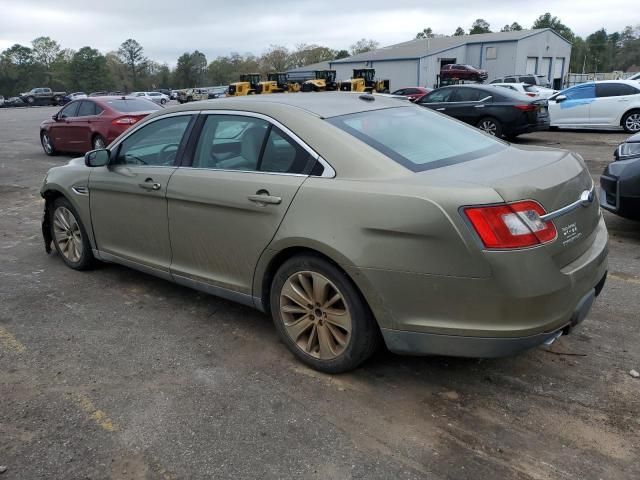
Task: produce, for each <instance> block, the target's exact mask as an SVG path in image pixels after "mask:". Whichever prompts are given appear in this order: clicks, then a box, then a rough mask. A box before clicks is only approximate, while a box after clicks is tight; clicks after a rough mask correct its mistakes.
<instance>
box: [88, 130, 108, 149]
mask: <svg viewBox="0 0 640 480" xmlns="http://www.w3.org/2000/svg"><path fill="white" fill-rule="evenodd" d="M91 147H92V148H93V150H101V149H103V148H106V147H107V142H106V140H105V139H104V137H103V136H102V135H100V134H96V135H94V136H93V139H92V140H91Z"/></svg>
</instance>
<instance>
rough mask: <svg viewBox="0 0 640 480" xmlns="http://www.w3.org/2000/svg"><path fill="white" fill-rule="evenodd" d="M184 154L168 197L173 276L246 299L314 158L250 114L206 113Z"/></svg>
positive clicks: (184, 281) (267, 123)
mask: <svg viewBox="0 0 640 480" xmlns="http://www.w3.org/2000/svg"><path fill="white" fill-rule="evenodd" d="M190 155H191V159H192V162H191V164H190V166H189V167H180V168H178V169H177V171H176V173H175V174H174V175H173V176H172V177H171V181H170V182H169V189H168V191H167V199H168V203H169V233H170V236H171V245H172V248H173V260H172V264H171V274H172V275H173V277H174V278H175V279H176V280H177V281H179V282H180V281H182V282H183V283H187V284H189V282H199V283H201V284H202V283H204V284H208V285H211V286H213V287H217V288H218V289H224V290H226V291H229V290H230V291H233V292H236V293H240V294H244V295H246V296H248V295H251V293H252V291H251V286H252V282H253V274H254V271H255V268H256V264H257V262H258V259H259V258H260V255H261V254H262V252H263V251H264V250H265V248H266V247H267V245H269V242H270V241H271V240H272V239H273V237H274V235H275V234H276V232H277V230H278V227H279V226H280V223H281V222H282V219H283V218H284V215H285V213H286V211H287V209H288V207H289V205H290V203H291V201H292V200H293V198H294V196H295V195H296V193H297V191H298V189H299V188H300V186H301V185H302V183H303V182H304V181H305V179H306V178H307V174H308V172H309V171H310V169H311V168H312V166H313V163H314V162H315V160H314V159H313V158H312V156H311V155H310V154H309V152H307V151H306V150H305V149H304V148H302V147H301V146H300V145H299V144H298V143H297V142H296V141H294V140H293V139H292V138H291V137H290V136H288V135H287V134H285V133H284V132H283V131H281V130H279V129H278V128H277V127H276V126H274V125H272V124H271V123H270V122H268V121H266V120H265V119H262V118H258V117H255V116H249V114H246V115H239V114H238V115H225V114H216V113H209V114H207V115H206V120H205V121H204V123H203V125H202V129H201V131H200V134H199V140H198V143H197V146H195V147H194V149H193V152H190ZM247 298H249V297H247Z"/></svg>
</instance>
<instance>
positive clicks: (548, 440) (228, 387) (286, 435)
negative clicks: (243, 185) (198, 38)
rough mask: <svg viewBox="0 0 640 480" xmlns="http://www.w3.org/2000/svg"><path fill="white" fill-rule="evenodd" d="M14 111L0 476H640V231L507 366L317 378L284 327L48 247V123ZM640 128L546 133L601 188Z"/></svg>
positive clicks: (613, 229)
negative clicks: (548, 341)
mask: <svg viewBox="0 0 640 480" xmlns="http://www.w3.org/2000/svg"><path fill="white" fill-rule="evenodd" d="M54 112H55V109H53V108H31V109H15V110H9V109H4V110H0V465H3V466H6V467H7V470H6V472H5V473H3V474H0V480H5V479H36V478H47V479H54V478H55V479H85V478H87V479H89V478H90V479H103V478H105V479H106V478H112V479H147V478H149V479H155V478H159V479H177V478H219V479H223V478H232V479H249V478H256V479H258V478H260V479H261V478H296V479H298V478H304V479H346V478H359V479H360V478H362V479H418V478H428V479H503V478H504V479H507V478H509V479H511V478H515V479H527V480H529V479H553V480H557V479H575V480H587V479H594V480H597V479H607V480H609V479H637V478H640V462H639V459H640V453H639V452H640V379H635V378H632V377H631V376H630V375H629V370H631V369H636V370H638V371H640V333H639V332H640V308H639V307H638V303H639V302H638V298H640V248H639V247H640V223H634V222H631V221H627V220H624V219H620V218H617V217H615V216H613V215H610V214H608V213H605V217H606V221H607V225H608V227H609V231H610V258H609V263H610V270H609V272H610V274H609V279H608V281H607V284H606V286H605V288H604V291H603V293H602V295H601V296H600V297H599V298H598V300H597V301H596V304H595V306H594V308H593V310H592V312H591V314H590V316H589V317H588V318H587V320H586V321H585V322H584V323H583V324H582V325H581V327H580V328H579V329H577V330H576V331H575V332H574V333H573V334H572V335H570V336H567V337H562V338H561V339H560V340H559V341H558V342H557V343H556V344H554V345H553V346H552V347H551V348H549V349H543V348H540V349H536V350H533V351H529V352H526V353H524V354H522V355H519V356H517V357H513V358H507V359H498V360H467V359H452V358H444V357H426V358H415V357H400V356H396V355H393V354H390V353H387V352H381V353H379V354H378V355H377V356H376V357H375V358H374V359H372V360H371V361H369V362H368V363H366V365H364V366H363V367H362V368H360V369H358V370H357V371H355V372H353V373H350V374H347V375H340V376H334V377H332V376H328V375H323V374H319V373H316V372H314V371H312V370H310V369H308V368H306V367H304V366H302V365H301V364H300V363H298V362H297V361H296V360H295V359H294V358H293V357H292V355H291V354H289V353H288V351H287V350H286V349H285V348H284V346H283V345H282V344H280V343H279V341H278V340H277V338H276V334H275V332H274V329H273V327H272V325H271V323H270V319H269V318H268V317H266V316H265V315H262V314H260V313H258V312H256V311H253V310H251V309H249V308H245V307H242V306H239V305H236V304H233V303H230V302H227V301H225V300H221V299H218V298H215V297H212V296H207V295H204V294H201V293H198V292H195V291H192V290H189V289H187V288H183V287H180V286H176V285H173V284H171V283H168V282H166V281H163V280H159V279H156V278H154V277H150V276H147V275H144V274H142V273H138V272H135V271H133V270H129V269H127V268H124V267H120V266H116V265H105V266H103V267H101V268H99V269H98V270H95V271H92V272H76V271H72V270H70V269H68V268H66V267H65V266H64V265H63V263H62V262H61V261H60V259H59V258H57V257H56V256H55V255H47V254H45V252H44V248H43V242H42V240H41V234H40V217H41V214H42V205H43V203H42V200H41V198H40V197H39V194H38V190H39V187H40V183H41V181H42V179H43V177H44V174H45V173H46V171H47V170H48V169H49V168H51V167H53V166H56V165H61V164H64V163H65V162H67V161H68V160H69V157H64V156H60V157H54V158H50V157H46V156H45V155H44V153H43V152H42V148H41V147H40V145H39V143H38V124H39V122H40V121H42V120H43V119H45V118H47V117H48V116H50V115H51V114H53V113H54ZM625 137H626V136H625V135H624V134H622V133H611V132H609V133H606V132H604V133H603V132H595V133H594V132H541V133H537V134H532V135H525V136H523V137H522V138H521V139H519V140H518V143H521V144H526V145H548V146H553V147H561V148H568V149H571V150H575V151H577V152H579V153H580V154H582V155H583V157H584V158H585V159H586V161H587V163H588V165H589V168H590V170H591V173H592V174H593V176H594V178H595V179H596V180H597V177H598V175H599V174H600V172H601V171H602V170H603V168H604V165H605V164H606V163H607V162H608V161H609V160H610V159H611V157H612V152H613V150H614V148H615V146H616V145H617V144H618V143H619V142H621V141H622V140H623V139H624V138H625Z"/></svg>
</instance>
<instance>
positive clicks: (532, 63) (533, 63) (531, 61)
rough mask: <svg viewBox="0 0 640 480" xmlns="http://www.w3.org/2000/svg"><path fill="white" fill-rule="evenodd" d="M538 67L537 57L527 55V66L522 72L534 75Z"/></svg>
mask: <svg viewBox="0 0 640 480" xmlns="http://www.w3.org/2000/svg"><path fill="white" fill-rule="evenodd" d="M537 67H538V57H527V68H526V71H525V72H524V73H526V74H528V75H535V74H536V73H537V72H536V68H537Z"/></svg>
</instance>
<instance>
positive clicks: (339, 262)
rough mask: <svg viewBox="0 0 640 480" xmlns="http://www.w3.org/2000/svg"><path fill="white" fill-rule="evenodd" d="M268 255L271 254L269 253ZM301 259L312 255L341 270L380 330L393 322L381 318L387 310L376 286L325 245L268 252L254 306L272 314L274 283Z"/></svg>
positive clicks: (257, 282)
mask: <svg viewBox="0 0 640 480" xmlns="http://www.w3.org/2000/svg"><path fill="white" fill-rule="evenodd" d="M267 252H268V253H267ZM297 255H312V256H316V257H318V258H321V259H323V260H325V261H327V262H329V263H331V264H332V265H333V266H334V267H336V268H337V269H339V270H340V271H341V272H342V273H344V275H345V276H346V277H347V278H348V279H349V281H351V282H352V283H353V285H354V286H355V288H356V290H357V292H358V293H359V294H360V295H361V296H362V298H363V300H364V302H365V304H366V305H367V307H368V308H369V310H370V311H371V314H372V316H373V318H374V319H375V320H376V324H377V325H378V328H380V326H384V325H386V324H388V323H389V322H390V321H391V320H390V319H386V318H379V317H380V315H381V313H380V312H383V311H384V310H383V309H382V308H381V307H382V299H381V298H380V297H379V296H378V294H377V293H375V292H374V290H373V287H372V285H370V284H369V282H368V281H367V280H366V278H365V277H364V276H362V275H354V274H352V273H350V272H354V269H353V268H350V267H354V265H353V263H352V262H351V261H350V260H348V259H346V258H345V257H344V256H343V255H341V254H340V253H339V252H337V251H335V250H334V249H332V248H331V247H329V246H326V245H322V244H315V242H314V244H308V243H300V244H291V245H287V246H285V247H283V248H282V249H279V250H267V251H265V253H263V255H262V256H261V257H260V260H259V261H258V266H257V268H256V273H255V275H254V281H253V292H254V305H255V307H256V308H258V309H259V310H261V311H263V312H265V313H269V312H270V296H271V283H272V281H273V278H274V276H275V274H276V272H277V271H278V269H279V268H280V266H282V264H284V262H286V261H287V260H289V259H290V258H292V257H294V256H297Z"/></svg>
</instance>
